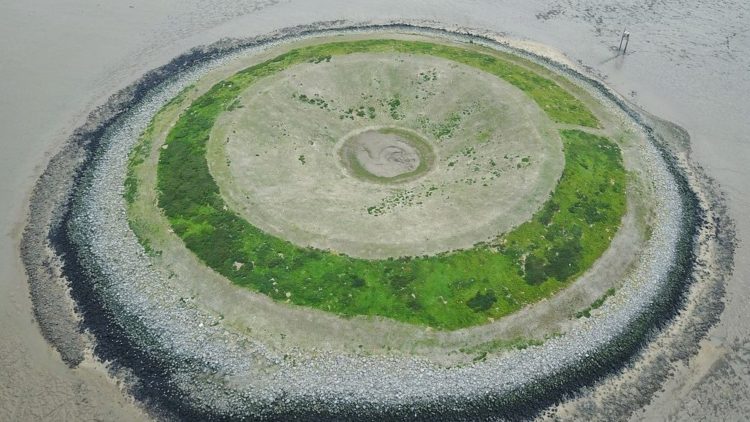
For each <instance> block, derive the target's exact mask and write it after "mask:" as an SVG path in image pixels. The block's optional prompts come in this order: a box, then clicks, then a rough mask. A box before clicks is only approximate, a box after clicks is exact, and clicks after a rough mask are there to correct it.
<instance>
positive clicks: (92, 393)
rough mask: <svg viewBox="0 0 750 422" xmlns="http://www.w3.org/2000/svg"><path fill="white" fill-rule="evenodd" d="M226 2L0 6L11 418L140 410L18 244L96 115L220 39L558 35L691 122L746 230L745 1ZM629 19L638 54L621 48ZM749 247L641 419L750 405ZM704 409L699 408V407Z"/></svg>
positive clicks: (75, 1) (1, 412)
mask: <svg viewBox="0 0 750 422" xmlns="http://www.w3.org/2000/svg"><path fill="white" fill-rule="evenodd" d="M235 3H236V2H231V1H226V0H211V1H198V0H189V1H180V2H178V1H176V0H168V1H163V2H149V1H147V0H133V1H130V2H127V3H119V4H116V5H107V6H103V5H98V6H97V5H95V4H92V3H90V2H86V1H82V0H65V1H62V2H60V1H55V2H53V1H50V0H37V1H31V2H23V3H19V2H10V1H8V0H3V1H0V57H3V59H2V61H1V62H0V74H2V76H3V81H4V82H3V83H2V84H0V128H2V129H0V134H2V136H0V143H1V144H0V145H2V153H1V154H0V195H2V198H3V199H2V201H0V204H2V205H1V206H0V227H2V228H3V232H2V236H3V240H2V242H0V286H1V287H2V289H3V294H2V295H0V316H1V317H2V318H0V398H1V399H2V400H0V419H1V420H29V419H32V420H45V419H54V420H80V419H84V418H94V417H98V418H101V419H104V420H114V419H128V420H133V419H135V418H136V417H138V415H139V413H138V412H137V411H136V410H135V409H134V408H133V406H132V405H130V404H128V400H127V399H126V398H123V397H122V396H121V394H120V393H119V390H118V388H117V387H116V386H115V385H113V384H111V383H110V382H109V381H107V380H106V378H105V377H104V376H103V375H102V373H101V371H99V369H97V368H93V367H92V368H89V367H82V368H79V369H76V370H68V369H67V368H66V367H65V366H64V365H63V364H62V362H61V361H60V360H59V357H58V356H57V355H56V353H55V352H54V351H52V350H51V349H50V348H49V347H48V346H47V345H46V343H45V342H44V341H43V339H42V338H41V336H40V335H39V332H38V329H37V328H36V326H35V325H34V323H33V321H32V314H31V311H30V303H29V300H28V292H27V288H26V284H25V280H24V276H23V270H22V266H21V265H20V261H19V259H18V256H17V255H18V254H17V242H18V236H19V234H20V228H21V227H22V219H23V215H24V212H25V207H26V203H25V201H26V198H27V196H28V193H29V190H30V188H31V186H32V184H33V182H34V181H35V178H36V176H37V175H38V174H39V173H40V172H41V170H42V168H43V167H42V166H43V164H44V162H45V161H46V159H48V158H49V156H50V153H51V152H53V151H54V150H55V147H56V146H59V145H60V143H61V142H62V141H63V140H64V139H65V137H66V136H67V135H68V134H69V133H70V131H71V130H73V129H74V128H75V127H77V126H78V125H80V124H81V123H82V122H83V118H84V117H85V115H86V113H87V112H88V111H89V110H91V109H92V108H93V107H95V106H96V105H97V104H100V103H102V102H103V101H104V100H105V99H106V97H107V96H108V95H109V94H110V93H112V92H114V91H115V90H117V89H118V88H121V87H123V86H125V85H127V84H128V83H129V82H132V81H133V80H134V79H136V78H137V77H138V76H140V75H141V74H142V73H143V72H144V71H146V70H148V69H150V68H153V67H156V66H159V65H161V64H164V63H165V62H166V61H168V60H169V59H171V58H172V57H174V56H175V55H177V54H179V53H180V52H183V51H185V50H186V49H188V48H190V47H192V46H194V45H199V44H204V43H208V42H213V41H215V40H217V39H219V38H221V37H222V36H251V35H256V34H262V33H266V32H268V31H272V30H274V29H278V28H282V27H286V26H292V25H297V24H305V23H310V22H314V21H319V20H331V19H342V18H345V19H351V20H355V21H364V20H387V19H396V18H402V19H403V18H405V19H428V20H436V21H441V22H445V23H455V24H458V25H465V26H468V27H476V28H486V29H491V30H495V31H498V32H503V33H506V34H507V35H508V36H510V37H514V38H520V39H528V40H533V41H537V42H540V43H543V44H547V45H549V46H551V47H554V48H556V49H558V50H560V51H562V52H563V53H565V54H566V55H567V56H568V57H569V58H570V59H571V60H573V61H580V63H581V64H582V65H584V66H588V67H590V68H591V71H592V72H593V73H595V74H598V75H600V76H601V77H603V78H605V80H606V81H607V82H608V83H609V84H610V85H611V86H612V87H614V88H615V89H616V90H618V91H619V92H620V93H622V94H624V95H626V96H628V97H630V98H631V99H632V100H633V101H635V102H636V103H638V104H640V105H642V106H643V107H644V108H645V109H646V110H648V111H650V112H653V113H655V114H656V115H658V116H660V117H663V118H665V119H667V120H670V121H672V122H675V123H677V124H679V125H681V126H683V127H684V128H685V129H686V130H687V131H688V132H689V133H690V135H691V137H692V147H693V151H694V158H695V159H696V160H697V161H698V162H699V163H701V164H702V165H703V166H704V167H705V169H706V170H707V172H708V173H709V175H711V176H713V177H715V178H716V180H717V181H718V182H719V183H720V184H721V186H722V187H723V189H724V190H725V191H726V193H727V196H728V202H729V206H730V213H731V214H732V216H733V217H734V219H735V221H736V223H737V231H738V236H739V238H740V239H741V240H744V239H750V219H747V218H746V217H745V216H744V214H745V213H744V210H745V209H747V207H748V206H750V183H748V182H750V170H748V167H747V166H746V165H745V163H746V162H748V160H749V159H750V139H748V135H747V134H748V133H750V119H748V118H747V115H748V112H747V108H748V106H750V100H748V97H749V95H750V27H748V25H747V22H748V20H749V19H750V3H747V2H742V1H718V2H699V1H669V0H667V1H655V0H652V1H634V0H631V1H620V2H617V4H616V5H610V4H609V2H604V1H575V0H569V1H557V2H546V1H538V0H537V1H523V0H513V1H503V2H496V1H489V0H463V1H412V2H405V1H403V0H401V1H394V0H386V1H379V2H358V1H350V2H346V3H342V2H337V1H333V0H322V1H314V2H313V1H309V0H308V1H304V0H293V1H260V2H251V3H249V4H244V5H237V4H235ZM623 28H627V30H628V31H630V32H631V34H632V35H631V37H630V43H629V46H628V54H627V55H625V56H624V57H623V56H622V55H617V54H616V51H615V49H616V47H617V44H618V43H619V41H620V33H621V32H622V30H623ZM749 277H750V254H748V252H747V246H742V245H740V247H739V248H738V250H737V255H736V270H735V275H734V278H733V281H732V283H730V285H729V286H728V291H727V309H726V311H725V313H724V315H723V316H722V321H721V323H720V324H719V325H718V326H717V327H716V328H715V329H714V330H713V331H712V334H711V338H710V340H709V341H708V342H707V343H708V344H707V345H706V347H705V348H704V352H702V353H701V355H699V356H698V357H697V358H696V359H694V360H693V362H692V365H693V366H692V367H691V368H690V369H689V370H685V371H680V372H679V373H678V375H677V376H676V377H675V379H674V380H671V381H670V382H668V383H667V390H666V392H664V393H661V394H660V395H659V396H657V398H656V400H655V402H654V404H652V405H651V406H650V407H649V408H647V409H646V412H647V413H645V414H643V415H641V416H640V417H643V418H648V419H663V418H666V417H668V416H673V417H676V418H679V419H686V418H690V419H695V418H700V417H708V418H712V419H716V418H720V419H736V418H738V417H740V416H741V415H747V414H750V403H749V402H748V398H750V387H748V385H750V383H749V382H748V381H749V380H748V379H749V378H750V374H749V371H748V365H747V363H745V361H744V360H743V359H745V358H744V356H746V355H747V353H748V352H750V323H748V322H747V318H746V316H745V314H744V304H745V303H747V302H748V300H750V289H748V287H747V285H746V284H745V283H743V281H744V280H747V279H748V278H749ZM698 403H700V404H698Z"/></svg>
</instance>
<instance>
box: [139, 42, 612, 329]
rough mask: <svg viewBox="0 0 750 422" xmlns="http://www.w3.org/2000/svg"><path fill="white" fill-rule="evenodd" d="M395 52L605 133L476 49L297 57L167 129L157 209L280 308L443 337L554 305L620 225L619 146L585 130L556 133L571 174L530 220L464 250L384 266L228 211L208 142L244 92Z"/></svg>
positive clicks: (190, 242)
mask: <svg viewBox="0 0 750 422" xmlns="http://www.w3.org/2000/svg"><path fill="white" fill-rule="evenodd" d="M391 51H396V52H404V53H415V54H430V55H435V56H439V57H442V58H446V59H450V60H454V61H457V62H461V63H464V64H468V65H470V66H474V67H477V68H479V69H481V70H484V71H486V72H488V73H491V74H494V75H496V76H498V77H501V78H502V79H504V80H506V81H508V82H510V83H511V84H513V85H514V86H516V87H518V88H520V89H521V90H523V91H524V92H525V93H526V94H527V95H528V96H529V97H531V98H532V99H533V100H534V101H535V102H536V103H537V104H538V105H540V107H541V108H542V109H543V110H544V111H545V112H546V113H547V114H548V115H549V116H550V117H551V118H552V120H554V121H556V122H559V123H567V124H575V125H582V126H596V125H597V121H596V119H595V118H594V117H593V115H591V113H590V112H589V111H588V110H587V109H586V108H585V107H584V106H583V105H582V104H581V103H580V102H579V101H578V100H577V99H576V98H575V97H573V96H571V95H570V94H569V93H567V92H566V91H564V90H563V89H562V88H560V87H559V86H558V85H557V84H555V83H554V82H552V81H550V80H548V79H545V78H543V77H541V76H538V75H536V74H535V73H533V72H531V71H529V70H527V69H526V68H523V67H520V66H518V65H515V64H512V63H509V62H506V61H504V60H502V59H500V58H497V57H494V56H490V55H486V54H483V53H479V52H476V51H473V50H465V49H461V48H458V47H451V46H444V45H439V44H432V43H426V42H416V41H397V40H366V41H354V42H341V43H331V44H322V45H315V46H311V47H305V48H301V49H297V50H292V51H290V52H288V53H286V54H283V55H281V56H278V57H276V58H274V59H272V60H269V61H266V62H264V63H261V64H259V65H256V66H253V67H250V68H248V69H245V70H243V71H241V72H239V73H237V74H235V75H234V76H232V77H230V78H228V79H226V80H224V81H223V82H220V83H218V84H216V85H215V86H213V87H212V88H211V89H210V90H209V91H208V92H207V93H206V94H204V95H203V96H201V97H199V98H198V99H197V100H195V101H194V102H193V103H192V104H191V105H190V106H189V107H188V108H187V109H186V110H185V112H184V113H183V114H182V115H181V116H180V118H179V119H178V121H177V122H176V124H175V125H174V127H173V128H172V129H171V130H170V132H169V133H168V135H167V140H166V144H165V148H164V149H162V151H161V153H160V157H159V163H158V176H157V184H158V193H159V195H158V202H159V206H160V207H161V208H162V209H163V210H164V213H165V215H166V216H167V218H168V219H169V222H170V224H171V226H172V228H173V230H174V232H175V233H176V234H177V235H178V236H179V237H180V238H182V239H183V241H184V242H185V244H186V246H187V247H188V249H190V250H191V251H192V252H193V253H195V254H196V256H198V258H200V259H201V260H202V261H203V262H204V263H205V264H206V265H207V266H209V267H211V268H213V269H214V270H216V271H217V272H219V273H220V274H222V275H224V276H225V277H227V278H228V279H229V280H231V281H232V282H234V283H236V284H237V285H240V286H243V287H247V288H250V289H252V290H255V291H258V292H261V293H263V294H266V295H268V296H270V297H271V298H273V299H275V300H278V301H285V302H289V303H293V304H297V305H302V306H309V307H314V308H318V309H322V310H325V311H330V312H333V313H337V314H339V315H343V316H356V315H373V316H381V317H386V318H392V319H395V320H399V321H404V322H408V323H414V324H419V325H426V326H432V327H436V328H440V329H457V328H461V327H467V326H471V325H476V324H481V323H485V322H487V321H489V320H491V319H496V318H500V317H502V316H504V315H507V314H509V313H512V312H514V311H517V310H518V309H520V308H521V307H523V306H525V305H526V304H529V303H533V302H535V301H538V300H540V299H542V298H544V297H548V296H549V295H551V294H553V293H554V292H556V291H557V290H559V289H561V288H562V287H564V286H565V285H567V284H568V283H570V282H571V281H572V280H573V279H575V278H576V277H577V276H578V275H580V274H581V273H582V272H583V271H585V270H586V269H587V268H589V267H590V266H591V264H592V263H593V262H594V261H595V260H596V259H597V258H598V257H599V256H601V254H602V253H603V252H604V251H605V250H606V249H607V247H608V246H609V242H610V241H611V238H612V237H613V236H614V233H615V232H616V231H617V229H618V227H619V225H620V221H621V219H622V216H623V214H624V212H625V179H626V173H625V170H624V168H623V164H622V158H621V154H620V150H619V148H618V147H617V145H616V144H614V143H613V142H611V141H609V140H608V139H606V138H604V137H600V136H596V135H593V134H590V133H587V132H584V131H580V130H564V131H561V132H560V133H561V136H562V139H563V148H564V154H565V161H566V164H565V168H564V170H563V174H562V177H561V179H560V181H559V183H558V185H557V187H556V188H555V190H554V191H553V193H552V195H551V197H550V198H549V199H548V200H547V202H546V203H545V204H544V205H543V207H542V208H541V209H540V210H539V211H538V212H537V213H536V214H535V215H534V216H533V218H532V219H531V220H530V221H528V222H526V223H524V224H522V225H520V226H518V227H517V228H515V229H514V230H512V231H510V232H508V233H506V234H505V235H502V236H500V237H498V238H497V239H495V240H494V241H492V242H489V243H487V244H482V245H478V246H476V247H474V248H472V249H468V250H461V251H454V252H449V253H448V252H447V253H442V254H438V255H435V256H423V257H403V258H390V259H384V260H367V259H359V258H353V257H349V256H346V255H340V254H336V253H332V252H329V251H325V250H319V249H314V248H306V247H300V246H297V245H295V244H292V243H291V242H288V241H286V240H283V239H280V238H277V237H274V236H271V235H269V234H267V233H264V232H263V231H261V230H259V229H258V228H256V227H254V226H253V225H251V224H250V223H248V222H247V221H245V220H244V219H242V218H241V217H239V216H238V215H237V214H236V213H234V212H233V211H232V210H230V209H229V208H228V207H227V206H226V204H225V202H224V200H223V199H222V197H221V195H220V192H219V188H218V186H217V185H216V183H215V181H214V180H213V178H212V176H211V174H210V172H209V169H208V165H207V162H206V158H205V154H206V143H207V141H208V138H209V133H210V131H211V128H212V126H213V124H214V122H215V120H216V118H217V117H218V115H219V114H220V113H222V112H223V111H225V110H227V109H228V107H233V104H235V101H236V98H237V96H238V95H239V93H240V92H241V91H243V90H244V89H245V88H247V87H248V86H249V85H250V84H252V83H254V82H256V81H258V80H260V79H262V78H263V77H264V76H268V75H271V74H273V73H275V72H278V71H280V70H282V69H285V68H288V67H289V66H292V65H294V64H297V63H304V62H312V63H316V62H322V61H325V62H329V61H331V60H332V58H333V60H335V57H336V56H338V55H342V54H350V53H373V52H374V53H377V52H391ZM394 115H395V116H397V117H398V113H394ZM137 156H138V154H134V157H137ZM129 189H132V188H129Z"/></svg>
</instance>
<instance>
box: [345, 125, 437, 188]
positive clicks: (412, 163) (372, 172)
mask: <svg viewBox="0 0 750 422" xmlns="http://www.w3.org/2000/svg"><path fill="white" fill-rule="evenodd" d="M339 154H340V156H341V160H342V162H343V164H344V167H345V168H346V169H347V170H348V171H349V172H350V174H351V175H353V176H354V177H359V178H363V179H365V180H371V181H376V182H381V183H396V182H404V181H407V180H413V179H416V178H418V177H420V176H421V175H422V174H424V173H426V172H427V171H429V170H430V169H431V168H432V166H433V165H434V162H435V154H434V153H433V151H432V148H431V146H430V144H429V143H428V142H427V141H426V140H424V139H423V138H421V137H420V136H419V135H417V134H415V133H412V132H409V131H407V130H405V129H399V128H380V129H367V130H364V131H357V132H356V133H354V134H352V135H350V136H348V137H346V138H345V140H344V142H343V144H342V145H341V149H340V150H339Z"/></svg>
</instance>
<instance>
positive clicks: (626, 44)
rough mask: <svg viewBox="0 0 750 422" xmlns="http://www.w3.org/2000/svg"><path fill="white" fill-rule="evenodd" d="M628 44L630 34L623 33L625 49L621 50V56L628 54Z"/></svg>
mask: <svg viewBox="0 0 750 422" xmlns="http://www.w3.org/2000/svg"><path fill="white" fill-rule="evenodd" d="M628 43H630V32H628V31H625V48H623V49H622V54H625V53H627V52H628Z"/></svg>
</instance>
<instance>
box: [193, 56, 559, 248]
mask: <svg viewBox="0 0 750 422" xmlns="http://www.w3.org/2000/svg"><path fill="white" fill-rule="evenodd" d="M231 104H232V106H231V107H227V108H226V110H225V111H223V112H221V113H219V115H218V116H217V117H216V121H215V123H214V124H213V127H212V128H211V133H210V138H209V140H208V143H207V154H206V158H207V161H208V165H209V169H210V172H211V176H212V177H213V179H214V180H215V181H216V184H217V185H218V187H219V189H220V192H221V195H222V197H223V199H224V200H225V201H226V204H227V206H228V207H229V208H230V209H231V210H233V211H236V212H237V213H239V214H240V215H241V216H242V218H243V219H245V220H246V221H248V222H249V223H250V224H252V225H253V226H255V227H257V228H259V229H260V230H262V231H264V232H266V233H269V234H272V235H273V236H276V237H279V238H282V239H285V240H288V241H290V242H292V243H294V244H296V245H300V246H308V247H314V248H317V249H322V250H330V251H334V252H336V253H342V254H346V255H348V256H351V257H357V258H366V259H383V258H388V257H393V258H395V257H402V256H422V255H434V254H438V253H441V252H448V251H452V250H458V249H469V248H472V247H473V246H474V245H475V244H477V243H480V242H488V241H491V240H492V239H494V238H496V237H497V236H499V235H502V234H503V233H506V232H508V231H509V230H511V229H512V228H513V227H516V226H519V225H520V224H522V223H523V222H525V221H528V220H529V219H530V218H531V217H532V216H533V214H534V213H535V212H537V211H538V210H539V209H540V208H541V207H542V205H543V203H544V201H545V200H547V198H549V196H550V193H551V192H552V191H553V189H554V188H555V185H556V183H557V181H558V180H559V178H560V175H561V173H562V171H563V167H564V163H565V158H564V154H563V145H562V139H561V137H560V133H559V131H558V130H557V127H556V126H555V123H554V122H553V121H552V120H551V119H550V117H549V116H548V115H547V113H546V112H545V111H544V110H543V109H542V108H541V107H540V106H539V105H538V104H537V103H536V102H535V101H533V100H532V99H531V98H530V97H529V96H528V95H526V94H525V93H524V92H523V91H522V90H521V89H519V88H518V87H516V86H514V85H513V84H511V83H509V82H508V81H507V80H505V79H503V78H501V77H498V76H497V75H494V74H492V73H490V72H487V71H485V70H483V69H481V68H477V67H476V66H472V65H471V64H466V63H461V62H460V61H456V60H451V59H450V58H445V57H440V56H438V55H430V54H415V53H414V52H410V51H408V50H407V51H403V52H399V51H383V52H381V51H367V50H366V49H365V50H363V51H355V52H350V53H347V54H340V55H336V56H333V57H331V58H330V59H329V60H322V61H316V60H312V61H311V60H306V61H302V62H301V63H294V64H292V65H290V66H289V67H287V68H284V69H281V70H279V71H278V72H274V73H272V74H270V75H266V76H264V77H263V78H262V79H261V80H258V81H257V82H255V83H252V84H249V85H248V86H243V87H242V89H241V90H240V91H239V92H238V93H237V95H236V98H235V99H233V100H232V102H231ZM388 140H390V141H395V142H394V143H391V142H386V141H388ZM363 146H367V148H362V147H363ZM393 147H396V149H394V148H393ZM368 148H369V149H368ZM381 154H385V155H381ZM389 154H390V158H391V159H398V160H400V161H399V162H396V161H394V160H390V161H389V160H387V158H388V156H389ZM416 156H418V159H409V157H416ZM410 166H414V169H413V170H411V171H409V170H410V168H411V167H410Z"/></svg>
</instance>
